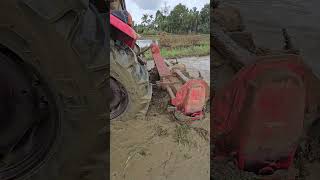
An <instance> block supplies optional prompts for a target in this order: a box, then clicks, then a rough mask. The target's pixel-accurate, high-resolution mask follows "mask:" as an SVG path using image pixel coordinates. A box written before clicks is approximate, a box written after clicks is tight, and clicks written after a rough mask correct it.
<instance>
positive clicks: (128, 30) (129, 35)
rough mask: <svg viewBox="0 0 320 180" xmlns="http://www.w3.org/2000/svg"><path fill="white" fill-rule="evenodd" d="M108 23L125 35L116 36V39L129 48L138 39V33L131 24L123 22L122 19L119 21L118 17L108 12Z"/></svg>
mask: <svg viewBox="0 0 320 180" xmlns="http://www.w3.org/2000/svg"><path fill="white" fill-rule="evenodd" d="M110 25H111V26H113V27H114V28H116V29H118V30H119V31H120V32H122V33H123V34H125V35H126V37H125V36H123V35H122V34H121V35H119V36H118V37H117V39H119V40H121V41H123V42H124V43H126V44H127V45H128V46H129V47H131V48H133V47H134V44H135V42H136V40H137V39H138V35H137V33H136V32H135V30H134V29H133V28H132V27H131V26H129V25H128V24H126V23H124V22H123V21H121V20H120V19H119V18H117V17H116V16H114V15H113V14H111V13H110Z"/></svg>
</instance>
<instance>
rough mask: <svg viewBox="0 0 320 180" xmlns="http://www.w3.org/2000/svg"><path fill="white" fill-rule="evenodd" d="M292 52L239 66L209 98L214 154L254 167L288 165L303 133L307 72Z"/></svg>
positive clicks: (252, 169) (256, 169)
mask: <svg viewBox="0 0 320 180" xmlns="http://www.w3.org/2000/svg"><path fill="white" fill-rule="evenodd" d="M308 71H310V69H308V68H307V67H306V65H305V64H303V61H302V59H301V58H300V57H299V56H295V55H285V56H270V57H263V58H261V59H259V60H258V61H257V63H255V64H253V65H249V66H246V67H244V68H243V69H242V70H240V71H239V72H238V73H237V74H236V76H235V78H234V79H233V80H232V82H230V84H228V85H227V86H226V87H225V88H224V89H223V90H222V91H221V92H217V95H216V97H215V100H214V102H213V113H214V114H215V118H214V119H213V122H212V123H213V134H216V136H217V135H220V136H219V138H218V139H217V140H216V143H215V144H216V147H217V148H216V154H217V155H222V156H225V155H229V154H236V156H237V162H238V167H239V168H240V169H243V170H247V171H252V172H256V173H259V172H262V171H264V170H268V169H269V170H270V169H272V170H278V169H288V168H289V166H291V164H292V161H293V158H294V153H295V150H296V147H297V142H298V139H299V138H300V137H301V135H302V130H303V120H304V111H305V109H306V107H307V105H306V103H307V100H306V97H307V96H306V89H307V88H306V87H307V85H306V84H305V82H306V81H307V76H306V74H307V72H308Z"/></svg>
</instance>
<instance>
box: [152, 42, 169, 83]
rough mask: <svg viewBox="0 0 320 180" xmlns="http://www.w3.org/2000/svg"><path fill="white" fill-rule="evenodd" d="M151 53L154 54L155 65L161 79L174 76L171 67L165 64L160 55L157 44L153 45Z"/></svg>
mask: <svg viewBox="0 0 320 180" xmlns="http://www.w3.org/2000/svg"><path fill="white" fill-rule="evenodd" d="M151 52H152V57H153V60H154V64H155V65H156V67H157V70H158V73H159V75H160V77H162V78H163V77H168V76H172V73H171V72H170V69H169V67H168V66H167V65H166V63H165V62H164V59H163V58H162V56H161V54H160V48H159V46H158V45H157V44H156V43H152V44H151Z"/></svg>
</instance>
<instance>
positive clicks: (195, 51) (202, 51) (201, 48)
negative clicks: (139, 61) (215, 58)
mask: <svg viewBox="0 0 320 180" xmlns="http://www.w3.org/2000/svg"><path fill="white" fill-rule="evenodd" d="M160 51H161V55H162V57H164V58H165V59H170V58H182V57H191V56H207V55H209V54H210V45H209V44H202V45H198V46H189V47H177V48H161V47H160ZM145 56H146V59H148V60H151V59H152V56H151V52H150V51H148V52H147V53H145Z"/></svg>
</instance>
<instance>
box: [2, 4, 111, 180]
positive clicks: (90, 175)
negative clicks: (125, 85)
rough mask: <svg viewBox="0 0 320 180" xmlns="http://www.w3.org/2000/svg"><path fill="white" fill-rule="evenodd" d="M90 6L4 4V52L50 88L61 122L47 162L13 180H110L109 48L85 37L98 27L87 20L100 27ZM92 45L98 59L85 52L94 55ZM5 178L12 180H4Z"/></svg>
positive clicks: (18, 174) (46, 158)
mask: <svg viewBox="0 0 320 180" xmlns="http://www.w3.org/2000/svg"><path fill="white" fill-rule="evenodd" d="M87 3H88V2H86V1H85V0H83V1H78V0H70V1H64V0H55V1H51V0H28V1H25V0H21V1H18V0H17V1H16V0H4V1H1V2H0V14H1V15H0V45H1V48H0V49H1V51H5V52H10V53H11V54H14V55H15V56H16V58H17V60H18V61H20V62H21V63H22V64H25V65H27V66H30V67H32V68H33V69H34V70H35V71H36V72H37V73H38V74H39V75H40V76H41V78H42V79H43V80H44V81H45V82H46V83H47V84H48V87H49V89H50V92H51V93H52V94H53V97H54V99H55V102H56V107H57V109H58V112H59V113H58V115H59V118H57V121H59V123H60V129H59V131H58V135H57V137H56V139H55V142H54V144H53V145H52V147H51V150H50V152H49V153H48V154H47V155H46V156H44V157H43V161H42V162H41V163H39V164H37V165H35V166H32V167H29V168H28V170H27V171H23V172H22V171H21V172H18V173H17V174H15V175H14V176H15V177H13V178H10V180H20V179H23V180H25V179H27V180H105V179H108V178H109V174H108V170H109V167H108V162H109V159H108V149H109V148H108V146H109V143H108V136H107V134H106V133H107V132H106V131H105V129H106V127H107V123H108V122H109V114H108V113H109V110H108V108H109V103H108V97H107V95H108V88H107V87H108V82H107V78H108V75H109V73H108V69H109V62H108V57H109V54H108V52H107V51H106V48H105V46H104V45H101V44H95V43H96V41H95V40H92V39H87V37H85V35H83V34H82V33H83V32H84V31H86V30H88V29H89V28H92V27H93V26H90V24H89V25H88V24H86V22H85V21H86V20H89V22H95V19H93V21H92V17H95V16H94V12H93V10H92V9H89V8H88V4H87ZM87 15H88V16H87ZM90 18H91V19H90ZM95 18H96V17H95ZM86 27H87V29H86ZM102 40H103V39H102ZM86 43H87V44H86ZM95 45H96V46H95ZM87 46H88V47H90V48H92V49H93V51H95V52H96V54H95V55H94V56H93V55H92V54H91V52H93V51H92V49H90V52H87V53H86V52H85V51H86V50H87V51H89V50H88V49H89V48H87ZM98 47H101V48H98ZM0 175H1V172H0ZM0 179H1V180H7V179H6V178H5V177H3V176H0Z"/></svg>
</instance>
